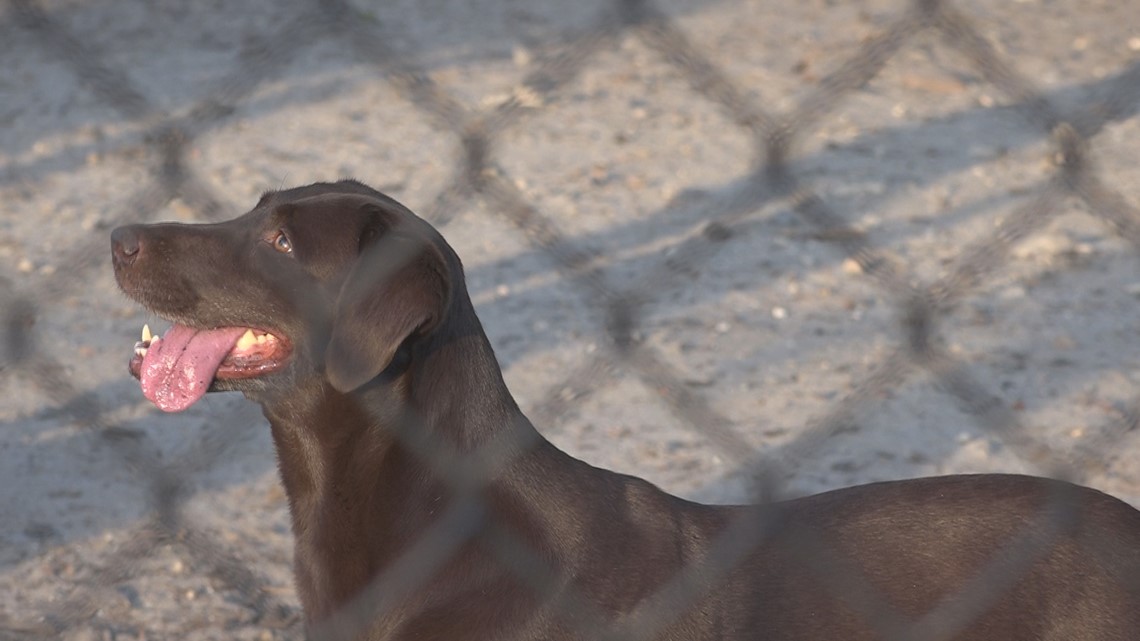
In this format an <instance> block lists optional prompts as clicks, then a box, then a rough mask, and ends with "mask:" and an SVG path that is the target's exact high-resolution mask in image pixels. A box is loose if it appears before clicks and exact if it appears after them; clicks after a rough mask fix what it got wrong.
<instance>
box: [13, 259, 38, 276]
mask: <svg viewBox="0 0 1140 641" xmlns="http://www.w3.org/2000/svg"><path fill="white" fill-rule="evenodd" d="M16 269H17V270H19V271H20V273H21V274H30V273H32V272H33V271H35V269H36V266H35V264H34V263H32V261H30V260H28V259H27V258H21V259H20V262H18V263H16Z"/></svg>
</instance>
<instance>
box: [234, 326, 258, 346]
mask: <svg viewBox="0 0 1140 641" xmlns="http://www.w3.org/2000/svg"><path fill="white" fill-rule="evenodd" d="M256 344H257V338H256V337H255V336H254V335H253V330H252V329H247V330H245V333H244V334H242V335H241V338H239V339H238V342H237V345H236V347H237V348H238V349H248V348H250V347H253V346H254V345H256Z"/></svg>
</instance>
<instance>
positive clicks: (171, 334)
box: [139, 324, 246, 412]
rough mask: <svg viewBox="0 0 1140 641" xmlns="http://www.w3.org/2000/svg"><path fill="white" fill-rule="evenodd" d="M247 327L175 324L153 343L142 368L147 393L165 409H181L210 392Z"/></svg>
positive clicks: (143, 385) (160, 407)
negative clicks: (216, 376)
mask: <svg viewBox="0 0 1140 641" xmlns="http://www.w3.org/2000/svg"><path fill="white" fill-rule="evenodd" d="M245 331H246V330H245V328H244V327H223V328H222V329H191V328H189V327H186V326H184V325H178V324H175V325H174V326H172V327H171V328H170V330H169V331H167V332H166V334H165V335H164V336H163V337H162V339H161V340H159V341H157V342H155V343H154V344H153V345H151V346H150V347H149V348H148V349H147V351H146V356H144V357H143V362H142V367H141V368H140V370H139V381H140V382H141V383H142V391H143V396H146V397H147V398H148V399H150V402H152V403H154V404H155V405H157V406H158V409H160V410H162V411H164V412H181V411H182V410H184V409H186V408H187V407H190V406H191V405H193V404H194V403H195V402H197V401H198V399H200V398H202V396H204V395H205V394H206V390H208V389H209V388H210V383H211V382H213V380H214V374H216V373H217V371H218V366H219V365H221V364H222V361H223V360H225V358H226V355H227V354H229V353H230V350H231V349H233V347H234V345H235V344H236V343H237V342H238V339H239V338H241V335H242V334H244V333H245Z"/></svg>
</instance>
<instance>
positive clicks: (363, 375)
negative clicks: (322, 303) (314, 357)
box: [325, 232, 449, 393]
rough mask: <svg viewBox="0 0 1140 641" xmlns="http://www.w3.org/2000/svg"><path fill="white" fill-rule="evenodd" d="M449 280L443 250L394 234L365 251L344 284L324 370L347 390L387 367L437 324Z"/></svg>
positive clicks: (332, 380) (333, 384) (442, 311)
mask: <svg viewBox="0 0 1140 641" xmlns="http://www.w3.org/2000/svg"><path fill="white" fill-rule="evenodd" d="M448 290H449V278H448V275H447V267H446V265H445V263H444V260H443V257H442V256H441V255H440V253H439V250H438V249H436V248H435V247H434V246H433V245H431V243H429V242H426V241H424V240H422V239H420V238H416V237H415V236H412V235H409V234H405V233H401V232H392V233H388V234H385V235H383V236H382V237H380V238H378V239H376V240H375V241H373V242H371V243H370V244H369V246H368V247H367V248H365V249H363V250H362V251H361V253H360V257H359V258H358V259H357V261H356V264H355V265H354V266H353V267H352V270H351V272H350V273H349V275H348V279H347V280H346V281H345V283H344V285H343V286H342V288H341V291H340V296H339V298H338V299H337V302H336V309H335V311H334V315H333V322H332V335H331V338H330V339H329V344H328V347H327V349H326V351H325V373H326V376H327V377H328V379H329V382H330V383H332V386H333V387H334V388H336V389H337V391H339V392H342V393H347V392H351V391H352V390H354V389H356V388H358V387H360V386H361V385H364V384H365V383H367V382H368V381H370V380H372V379H373V378H375V377H376V376H377V375H378V374H379V373H380V372H382V371H384V369H385V368H386V367H388V364H389V363H391V362H392V358H393V356H395V354H396V350H397V349H399V347H400V345H401V344H403V342H404V341H405V340H406V339H407V338H408V337H409V336H412V335H413V334H426V333H428V332H430V331H431V330H432V329H434V327H435V326H436V325H438V323H439V320H440V318H442V315H443V313H444V307H445V306H446V305H447V300H448Z"/></svg>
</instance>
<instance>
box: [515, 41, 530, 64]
mask: <svg viewBox="0 0 1140 641" xmlns="http://www.w3.org/2000/svg"><path fill="white" fill-rule="evenodd" d="M533 60H534V56H532V55H530V52H529V51H527V50H526V48H525V47H520V46H519V45H515V46H514V47H512V48H511V62H513V63H515V66H516V67H525V66H527V65H529V64H530V63H531V62H532V61H533Z"/></svg>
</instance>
